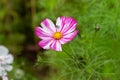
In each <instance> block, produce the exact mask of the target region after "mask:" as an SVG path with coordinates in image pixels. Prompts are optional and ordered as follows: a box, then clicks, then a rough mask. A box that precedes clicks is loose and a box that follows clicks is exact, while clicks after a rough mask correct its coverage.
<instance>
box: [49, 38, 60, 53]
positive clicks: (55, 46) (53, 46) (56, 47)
mask: <svg viewBox="0 0 120 80" xmlns="http://www.w3.org/2000/svg"><path fill="white" fill-rule="evenodd" d="M50 48H51V49H53V50H56V51H62V47H61V43H60V42H59V41H58V40H54V42H53V43H52V44H51V45H50Z"/></svg>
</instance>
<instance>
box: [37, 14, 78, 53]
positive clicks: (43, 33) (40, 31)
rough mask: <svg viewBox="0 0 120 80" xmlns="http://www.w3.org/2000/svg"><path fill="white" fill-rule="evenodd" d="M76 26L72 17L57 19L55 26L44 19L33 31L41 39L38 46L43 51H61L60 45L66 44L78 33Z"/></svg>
mask: <svg viewBox="0 0 120 80" xmlns="http://www.w3.org/2000/svg"><path fill="white" fill-rule="evenodd" d="M76 25H77V22H76V21H75V20H74V19H73V18H72V17H68V18H66V17H64V16H62V17H58V18H57V20H56V25H54V24H53V22H52V21H51V20H50V19H44V20H43V21H42V22H41V27H36V29H35V34H36V35H37V36H38V37H39V38H41V39H42V40H41V41H40V42H39V43H38V45H39V46H40V47H42V48H43V49H50V48H51V49H52V50H56V51H62V47H61V44H65V43H68V42H69V41H71V40H72V39H73V38H74V37H75V36H76V34H77V33H78V30H76Z"/></svg>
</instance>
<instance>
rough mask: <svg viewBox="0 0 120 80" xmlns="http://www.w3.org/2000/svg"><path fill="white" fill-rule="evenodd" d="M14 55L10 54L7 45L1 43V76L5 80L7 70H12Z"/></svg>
mask: <svg viewBox="0 0 120 80" xmlns="http://www.w3.org/2000/svg"><path fill="white" fill-rule="evenodd" d="M12 63H13V56H12V55H11V54H9V51H8V49H7V48H6V47H4V46H2V45H0V77H2V79H3V80H8V79H7V71H11V70H12V65H11V64H12Z"/></svg>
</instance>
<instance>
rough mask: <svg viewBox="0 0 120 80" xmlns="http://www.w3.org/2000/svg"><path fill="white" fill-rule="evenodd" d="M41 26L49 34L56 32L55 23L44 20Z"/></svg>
mask: <svg viewBox="0 0 120 80" xmlns="http://www.w3.org/2000/svg"><path fill="white" fill-rule="evenodd" d="M41 26H42V28H43V29H45V30H46V31H48V32H51V33H54V32H56V28H55V25H54V24H53V22H52V21H51V20H50V19H44V20H43V21H42V22H41Z"/></svg>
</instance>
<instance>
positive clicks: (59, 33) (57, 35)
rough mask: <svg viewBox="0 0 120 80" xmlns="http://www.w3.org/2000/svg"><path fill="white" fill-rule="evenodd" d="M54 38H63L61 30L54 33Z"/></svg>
mask: <svg viewBox="0 0 120 80" xmlns="http://www.w3.org/2000/svg"><path fill="white" fill-rule="evenodd" d="M53 38H54V39H60V38H62V33H61V32H55V33H54V35H53Z"/></svg>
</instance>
